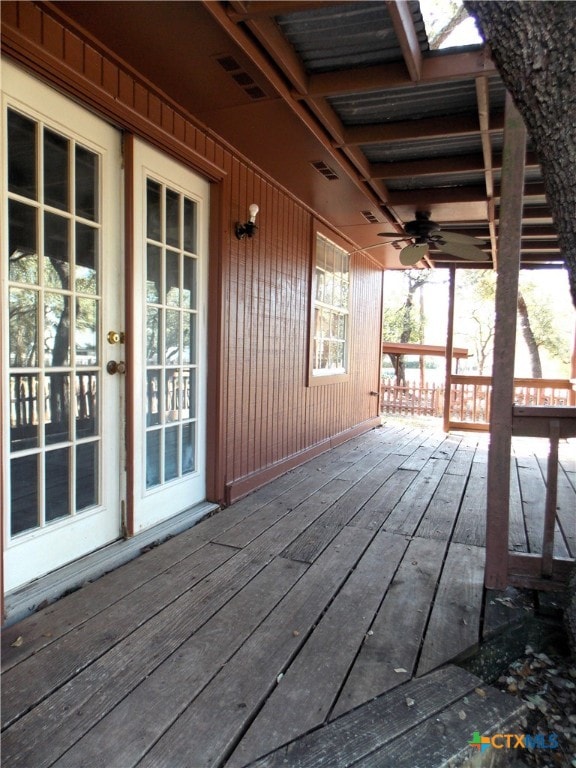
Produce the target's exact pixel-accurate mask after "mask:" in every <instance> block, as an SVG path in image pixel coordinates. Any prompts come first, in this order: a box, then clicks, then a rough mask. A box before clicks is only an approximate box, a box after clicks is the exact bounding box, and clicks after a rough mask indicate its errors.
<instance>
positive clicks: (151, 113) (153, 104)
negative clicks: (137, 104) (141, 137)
mask: <svg viewBox="0 0 576 768" xmlns="http://www.w3.org/2000/svg"><path fill="white" fill-rule="evenodd" d="M148 119H149V120H150V121H151V122H152V123H154V125H161V124H162V102H161V101H160V99H159V98H158V96H156V94H155V93H149V94H148Z"/></svg>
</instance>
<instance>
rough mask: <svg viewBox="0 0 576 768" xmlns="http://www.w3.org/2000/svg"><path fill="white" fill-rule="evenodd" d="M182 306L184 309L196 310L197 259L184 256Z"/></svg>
mask: <svg viewBox="0 0 576 768" xmlns="http://www.w3.org/2000/svg"><path fill="white" fill-rule="evenodd" d="M182 306H183V307H184V309H196V259H194V258H192V257H191V256H184V290H183V292H182Z"/></svg>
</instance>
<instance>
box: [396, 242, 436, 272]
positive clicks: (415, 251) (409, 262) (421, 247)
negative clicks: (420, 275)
mask: <svg viewBox="0 0 576 768" xmlns="http://www.w3.org/2000/svg"><path fill="white" fill-rule="evenodd" d="M429 251H430V248H429V246H428V243H417V244H416V245H407V246H406V248H402V250H401V251H400V264H402V266H403V267H413V266H414V264H417V263H418V262H419V261H420V260H421V259H423V258H424V256H427V255H428V253H429Z"/></svg>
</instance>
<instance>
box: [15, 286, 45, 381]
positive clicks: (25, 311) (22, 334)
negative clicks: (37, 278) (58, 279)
mask: <svg viewBox="0 0 576 768" xmlns="http://www.w3.org/2000/svg"><path fill="white" fill-rule="evenodd" d="M8 302H9V314H10V365H11V366H12V367H13V368H34V367H36V366H37V365H38V292H37V291H33V290H27V289H24V288H11V289H10V291H9V300H8Z"/></svg>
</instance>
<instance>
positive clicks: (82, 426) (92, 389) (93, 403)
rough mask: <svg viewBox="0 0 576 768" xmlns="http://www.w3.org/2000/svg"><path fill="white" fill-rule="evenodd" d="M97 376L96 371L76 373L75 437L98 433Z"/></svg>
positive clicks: (90, 435)
mask: <svg viewBox="0 0 576 768" xmlns="http://www.w3.org/2000/svg"><path fill="white" fill-rule="evenodd" d="M98 377H99V375H98V374H97V373H77V374H76V412H75V415H76V437H77V438H83V437H94V436H95V435H97V434H98V399H99V391H98Z"/></svg>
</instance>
